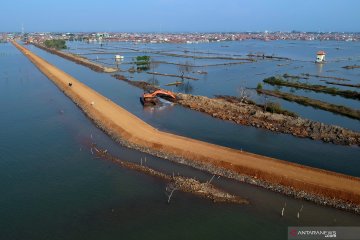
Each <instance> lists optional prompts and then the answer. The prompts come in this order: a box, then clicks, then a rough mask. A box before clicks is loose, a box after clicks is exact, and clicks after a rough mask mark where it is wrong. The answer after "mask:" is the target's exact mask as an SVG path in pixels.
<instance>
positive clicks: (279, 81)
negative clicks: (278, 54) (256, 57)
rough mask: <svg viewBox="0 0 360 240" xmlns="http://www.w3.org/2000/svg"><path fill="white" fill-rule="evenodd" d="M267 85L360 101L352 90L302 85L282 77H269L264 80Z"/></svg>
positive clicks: (358, 96) (357, 93)
mask: <svg viewBox="0 0 360 240" xmlns="http://www.w3.org/2000/svg"><path fill="white" fill-rule="evenodd" d="M264 82H265V83H268V84H270V85H274V86H286V87H293V88H299V89H306V90H311V91H314V92H323V93H327V94H331V95H339V96H343V97H345V98H352V99H358V100H360V93H359V92H356V91H350V90H340V89H338V88H330V87H326V86H323V85H312V84H308V83H301V82H290V81H286V80H284V79H283V78H282V77H269V78H266V79H264Z"/></svg>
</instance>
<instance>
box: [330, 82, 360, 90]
mask: <svg viewBox="0 0 360 240" xmlns="http://www.w3.org/2000/svg"><path fill="white" fill-rule="evenodd" d="M325 83H326V84H330V85H338V86H345V87H353V88H360V84H348V83H337V82H328V81H325Z"/></svg>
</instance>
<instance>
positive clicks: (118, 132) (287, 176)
mask: <svg viewBox="0 0 360 240" xmlns="http://www.w3.org/2000/svg"><path fill="white" fill-rule="evenodd" d="M13 44H14V45H15V46H16V47H17V48H18V49H19V50H20V51H21V52H23V53H24V54H25V56H26V57H28V58H29V59H30V60H31V61H32V62H33V63H34V64H35V65H36V66H37V67H38V68H39V69H40V70H41V71H42V72H43V73H44V74H45V75H46V76H47V77H48V78H49V79H51V80H52V81H53V82H54V83H55V84H56V85H57V86H58V87H59V88H60V89H61V90H62V91H63V92H64V93H65V94H66V95H67V96H68V97H70V98H71V99H72V100H73V101H74V102H75V103H76V104H77V105H78V106H79V107H80V108H81V109H82V110H83V111H84V112H85V113H86V114H87V115H88V116H89V117H90V118H91V119H92V120H93V121H94V122H96V123H97V124H98V125H100V126H101V127H102V128H103V129H104V130H105V131H107V132H108V133H109V134H110V135H111V136H113V137H114V136H115V137H118V138H121V139H125V140H126V141H128V142H130V143H133V144H136V145H139V146H142V147H146V148H150V149H154V150H157V151H160V152H163V153H166V154H171V155H174V156H179V157H183V158H186V159H189V160H192V161H199V162H202V163H205V164H211V165H213V166H217V167H222V168H226V169H230V170H233V171H235V172H238V173H241V174H245V175H248V176H251V177H254V178H255V179H261V180H264V181H267V182H270V183H274V184H280V185H283V186H287V187H291V188H293V189H297V190H300V191H306V192H309V193H312V194H315V195H320V196H326V197H328V198H336V199H341V200H344V201H347V202H352V203H355V204H360V179H359V178H354V177H350V176H346V175H342V174H337V173H333V172H328V171H324V170H321V169H315V168H310V167H306V166H302V165H298V164H293V163H288V162H286V161H282V160H277V159H272V158H269V157H265V156H260V155H256V154H252V153H248V152H243V151H239V150H234V149H230V148H227V147H222V146H218V145H214V144H210V143H207V142H202V141H198V140H194V139H191V138H187V137H182V136H178V135H174V134H170V133H166V132H162V131H159V130H157V129H155V128H154V127H152V126H150V125H149V124H147V123H145V122H144V121H142V120H141V119H139V118H137V117H136V116H134V115H133V114H131V113H130V112H128V111H126V110H125V109H123V108H121V107H120V106H118V105H117V104H115V103H114V102H112V101H110V100H109V99H107V98H106V97H104V96H102V95H100V94H99V93H97V92H96V91H94V90H93V89H91V88H89V87H88V86H86V85H85V84H83V83H81V82H80V81H78V80H76V79H75V78H73V77H72V76H70V75H68V74H67V73H65V72H63V71H62V70H60V69H58V68H57V67H55V66H53V65H51V64H50V63H48V62H46V61H45V60H43V59H42V58H40V57H38V56H37V55H35V54H34V53H32V52H30V51H29V50H28V49H26V48H24V47H23V46H21V45H19V44H18V43H16V42H13ZM69 83H71V84H72V86H69Z"/></svg>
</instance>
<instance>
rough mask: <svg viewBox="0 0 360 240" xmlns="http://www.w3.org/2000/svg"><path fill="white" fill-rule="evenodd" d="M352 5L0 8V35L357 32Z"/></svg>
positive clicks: (18, 3)
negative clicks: (20, 33) (57, 33)
mask: <svg viewBox="0 0 360 240" xmlns="http://www.w3.org/2000/svg"><path fill="white" fill-rule="evenodd" d="M359 7H360V1H356V0H346V1H344V0H332V1H326V0H318V1H316V2H314V1H310V0H302V1H299V0H293V1H288V0H274V1H267V0H253V1H249V0H243V1H239V0H238V1H236V0H223V1H221V2H219V1H214V0H207V1H205V0H199V1H196V2H194V1H190V0H183V1H179V0H153V1H146V0H138V1H128V0H125V1H121V2H119V1H116V0H108V1H106V3H104V2H94V1H85V0H79V1H76V2H73V1H70V0H63V1H61V2H56V3H53V2H44V1H41V0H33V1H23V0H13V1H11V2H5V3H2V6H1V8H2V11H1V13H2V14H1V15H0V20H1V22H6V24H1V26H0V32H21V29H22V26H24V30H25V32H96V31H103V32H144V33H148V32H157V33H158V32H163V33H180V32H183V33H188V32H201V33H203V32H207V33H209V32H264V31H269V32H276V31H281V32H291V31H293V30H296V31H300V32H359V31H360V29H359V28H358V24H357V23H359V22H360V15H359V14H358V13H357V9H359Z"/></svg>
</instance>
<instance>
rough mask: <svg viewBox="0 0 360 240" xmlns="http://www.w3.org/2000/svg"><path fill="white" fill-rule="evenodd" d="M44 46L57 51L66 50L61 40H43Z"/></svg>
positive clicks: (63, 41)
mask: <svg viewBox="0 0 360 240" xmlns="http://www.w3.org/2000/svg"><path fill="white" fill-rule="evenodd" d="M44 44H45V46H46V47H48V48H55V49H57V50H61V49H66V48H67V46H66V42H65V40H63V39H51V40H45V42H44Z"/></svg>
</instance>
